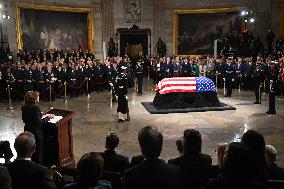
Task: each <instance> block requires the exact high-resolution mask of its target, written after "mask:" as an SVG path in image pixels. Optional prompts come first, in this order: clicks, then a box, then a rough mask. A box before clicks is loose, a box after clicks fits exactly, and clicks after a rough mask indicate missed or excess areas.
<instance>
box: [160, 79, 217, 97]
mask: <svg viewBox="0 0 284 189" xmlns="http://www.w3.org/2000/svg"><path fill="white" fill-rule="evenodd" d="M155 91H156V93H157V92H159V93H160V94H168V93H184V92H188V93H194V92H196V93H200V92H217V90H216V87H215V84H214V82H213V81H212V80H211V79H209V78H206V77H173V78H164V79H162V80H161V81H160V82H159V83H158V84H157V86H156V90H155Z"/></svg>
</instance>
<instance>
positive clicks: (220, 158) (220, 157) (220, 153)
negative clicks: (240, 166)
mask: <svg viewBox="0 0 284 189" xmlns="http://www.w3.org/2000/svg"><path fill="white" fill-rule="evenodd" d="M227 146H228V144H227V143H220V144H219V145H218V146H217V149H216V153H217V165H212V170H211V174H210V178H213V177H217V176H218V175H219V174H220V173H221V170H222V167H223V162H224V154H225V150H226V148H227Z"/></svg>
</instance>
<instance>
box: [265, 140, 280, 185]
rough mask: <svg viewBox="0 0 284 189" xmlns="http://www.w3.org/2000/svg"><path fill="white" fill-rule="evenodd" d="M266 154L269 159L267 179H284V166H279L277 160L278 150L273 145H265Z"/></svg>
mask: <svg viewBox="0 0 284 189" xmlns="http://www.w3.org/2000/svg"><path fill="white" fill-rule="evenodd" d="M265 154H266V161H267V179H268V180H284V168H283V167H281V166H279V165H278V163H277V162H276V161H277V151H276V149H275V148H274V147H273V146H271V145H266V146H265Z"/></svg>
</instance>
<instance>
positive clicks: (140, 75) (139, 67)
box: [135, 62, 143, 95]
mask: <svg viewBox="0 0 284 189" xmlns="http://www.w3.org/2000/svg"><path fill="white" fill-rule="evenodd" d="M135 76H136V78H137V88H138V95H142V86H143V66H142V64H141V62H140V63H138V64H137V65H136V69H135Z"/></svg>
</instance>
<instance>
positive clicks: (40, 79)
mask: <svg viewBox="0 0 284 189" xmlns="http://www.w3.org/2000/svg"><path fill="white" fill-rule="evenodd" d="M35 85H36V90H37V91H38V92H39V93H40V95H41V96H42V99H43V100H46V99H47V98H46V96H45V90H46V87H45V69H43V68H40V69H37V70H36V71H35Z"/></svg>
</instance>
